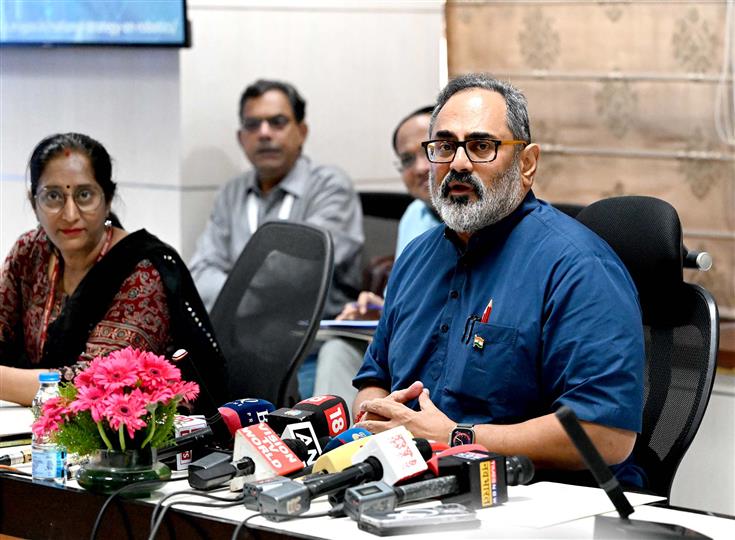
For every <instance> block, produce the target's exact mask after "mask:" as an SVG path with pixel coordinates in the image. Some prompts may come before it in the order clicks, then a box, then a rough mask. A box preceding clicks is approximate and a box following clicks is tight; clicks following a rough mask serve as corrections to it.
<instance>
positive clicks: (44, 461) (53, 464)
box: [31, 448, 66, 480]
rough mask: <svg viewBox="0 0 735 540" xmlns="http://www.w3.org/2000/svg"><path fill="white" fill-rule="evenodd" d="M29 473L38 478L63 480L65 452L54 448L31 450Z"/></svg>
mask: <svg viewBox="0 0 735 540" xmlns="http://www.w3.org/2000/svg"><path fill="white" fill-rule="evenodd" d="M32 454H33V457H32V462H31V463H32V467H31V474H32V475H33V478H34V479H38V480H63V479H64V462H65V457H66V455H65V454H66V452H64V451H62V450H60V449H58V448H54V449H47V450H33V451H32Z"/></svg>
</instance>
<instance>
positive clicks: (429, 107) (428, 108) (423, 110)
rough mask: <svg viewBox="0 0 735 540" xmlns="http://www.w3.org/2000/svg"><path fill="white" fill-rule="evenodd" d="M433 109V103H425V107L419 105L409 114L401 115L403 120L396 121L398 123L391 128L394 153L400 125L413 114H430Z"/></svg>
mask: <svg viewBox="0 0 735 540" xmlns="http://www.w3.org/2000/svg"><path fill="white" fill-rule="evenodd" d="M433 111H434V106H433V105H427V106H426V107H421V108H420V109H416V110H415V111H413V112H412V113H411V114H409V115H407V116H405V117H403V120H401V121H400V122H398V125H397V126H396V129H394V130H393V150H394V151H395V153H396V154H397V153H398V130H399V129H401V126H402V125H403V124H405V123H406V122H408V121H409V120H410V119H411V118H413V117H414V116H420V115H422V114H431V113H432V112H433Z"/></svg>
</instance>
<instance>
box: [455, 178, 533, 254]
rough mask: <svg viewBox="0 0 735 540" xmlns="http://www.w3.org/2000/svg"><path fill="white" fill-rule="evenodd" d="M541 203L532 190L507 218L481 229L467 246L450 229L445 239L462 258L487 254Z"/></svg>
mask: <svg viewBox="0 0 735 540" xmlns="http://www.w3.org/2000/svg"><path fill="white" fill-rule="evenodd" d="M538 206H539V202H538V200H537V199H536V196H535V195H534V194H533V191H532V190H529V191H528V193H527V194H526V196H525V197H524V198H523V201H521V204H519V205H518V207H517V208H516V209H515V210H513V211H512V212H511V213H510V214H508V215H507V216H506V217H504V218H503V219H501V220H500V221H498V222H497V223H493V224H492V225H488V226H487V227H485V228H484V229H480V230H479V231H477V232H476V233H475V234H473V235H472V236H470V240H469V242H468V243H467V245H466V246H465V245H464V243H463V242H462V241H461V240H460V239H459V237H458V236H457V233H456V232H454V231H453V230H452V229H450V228H449V227H445V228H444V238H446V239H447V240H449V241H450V242H452V244H454V246H455V247H456V248H457V251H458V254H459V255H460V257H462V258H467V257H472V256H474V255H476V254H477V255H479V254H481V253H485V252H487V250H488V249H489V248H490V247H491V246H493V245H495V244H496V243H497V242H499V241H502V240H503V239H505V238H507V236H508V235H509V234H510V231H511V230H513V228H514V227H515V226H516V225H517V224H518V222H520V221H521V220H522V219H523V218H524V217H525V216H527V215H528V214H530V213H531V212H532V211H533V210H535V209H536V208H538Z"/></svg>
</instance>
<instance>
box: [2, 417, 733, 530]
mask: <svg viewBox="0 0 735 540" xmlns="http://www.w3.org/2000/svg"><path fill="white" fill-rule="evenodd" d="M16 414H17V411H16ZM11 416H12V414H11V408H7V407H0V426H3V427H5V426H7V425H8V422H6V423H5V424H3V419H5V420H6V421H7V420H8V419H9V418H11ZM7 451H8V449H7V448H0V455H1V454H3V453H4V452H7ZM16 467H17V469H18V470H19V471H24V472H30V464H24V465H17V466H16ZM176 475H181V480H177V481H174V482H168V483H166V484H164V485H163V486H162V487H161V489H159V490H157V491H155V492H154V493H153V494H152V495H151V497H149V498H147V499H120V498H116V499H114V500H113V502H112V503H111V504H110V505H109V506H108V508H107V510H106V512H105V514H104V517H103V519H102V520H101V521H100V527H99V531H98V534H97V538H114V539H119V538H148V536H149V531H150V520H151V514H152V512H153V510H154V508H155V503H156V502H157V501H158V500H160V499H161V498H162V497H164V496H167V495H169V494H172V493H178V492H183V491H186V492H190V491H191V488H190V487H189V485H188V482H187V481H186V476H185V473H176V474H175V477H176ZM220 495H221V496H227V495H229V496H233V497H234V496H235V494H230V493H229V492H224V493H223V494H220ZM508 497H509V500H508V501H507V502H506V503H504V504H502V505H499V506H495V507H491V508H485V509H482V510H478V511H477V517H478V518H479V519H480V520H481V527H480V528H478V529H468V530H442V531H436V532H429V533H427V532H422V533H420V534H411V535H400V536H394V537H393V538H397V539H410V538H412V539H418V538H421V539H422V540H423V539H429V540H434V539H435V540H439V539H442V540H445V539H446V538H451V539H452V540H454V539H457V540H462V539H479V538H594V537H596V536H595V527H596V524H597V526H599V519H600V518H599V517H597V516H611V517H615V516H616V515H617V514H616V513H615V512H614V511H613V510H614V507H613V505H612V503H611V502H610V500H609V499H608V497H607V496H606V494H605V493H604V491H602V490H601V489H597V488H588V487H580V486H571V485H566V484H556V483H551V482H538V483H535V484H531V485H528V486H509V487H508ZM628 497H629V499H630V502H631V504H632V505H633V506H634V508H635V512H634V513H633V514H632V516H631V520H634V521H636V520H642V521H657V522H664V523H672V524H676V525H680V526H683V527H688V528H690V529H692V530H695V531H697V532H699V533H701V534H704V535H706V536H709V537H711V538H716V539H728V540H730V539H732V538H735V519H733V518H728V517H724V516H714V515H708V514H706V513H700V512H693V511H687V510H683V509H675V508H670V507H667V506H665V505H660V504H661V502H662V498H661V497H656V496H653V495H644V494H638V493H628ZM106 499H107V497H106V496H104V495H98V494H94V493H90V492H88V491H86V490H84V489H82V488H81V487H79V486H78V484H77V483H76V481H74V480H69V481H68V482H67V484H66V485H65V486H61V487H56V486H49V485H46V484H42V483H34V482H33V481H32V480H31V479H30V477H20V476H16V475H13V474H8V473H7V472H3V473H0V539H2V538H4V537H3V535H8V536H9V537H19V538H53V539H67V538H68V539H76V538H89V537H90V533H91V531H92V529H93V526H94V523H95V521H96V519H97V516H98V513H99V512H100V509H101V508H102V506H103V504H104V503H105V501H106ZM202 501H204V499H202V498H200V497H197V496H196V495H192V494H191V493H181V494H180V495H177V496H175V497H171V498H169V499H167V501H166V503H167V504H169V503H171V502H174V503H175V505H174V506H172V507H171V509H169V510H168V511H167V513H166V517H165V519H164V521H163V522H162V526H161V528H160V530H159V532H158V534H157V535H156V538H160V539H167V538H170V539H190V538H191V539H201V538H212V539H220V538H224V539H229V538H231V537H232V534H233V532H234V531H235V529H236V527H237V526H238V525H239V524H240V523H241V522H242V521H243V520H245V519H246V518H248V517H250V516H253V515H254V514H255V512H254V511H251V510H248V509H246V508H245V507H244V506H242V505H237V506H232V507H229V508H206V507H201V506H198V505H197V503H198V502H202ZM207 502H209V501H207ZM182 503H184V504H182ZM437 504H439V503H438V502H437V501H432V502H427V503H424V504H421V505H418V506H415V507H414V508H416V507H431V506H434V505H437ZM330 508H331V507H330V505H329V503H328V502H327V500H326V499H325V498H320V499H317V500H316V501H314V503H313V504H312V507H311V509H310V511H309V512H308V514H321V513H324V512H326V511H327V510H329V509H330ZM598 533H599V530H598ZM238 538H257V539H265V540H275V539H279V540H280V539H297V538H302V539H303V538H306V539H315V538H324V539H328V540H343V539H345V538H348V539H349V540H364V539H375V538H377V536H375V535H373V534H370V533H368V532H365V531H362V530H360V529H358V527H357V523H356V522H355V521H353V520H351V519H350V518H347V517H341V518H331V517H326V516H324V517H314V518H311V519H304V518H303V517H301V518H297V519H293V520H290V521H284V522H279V523H275V522H271V521H268V520H267V519H265V518H264V517H262V516H256V517H252V518H251V519H249V520H248V523H247V527H243V528H242V530H241V531H240V534H239V536H238Z"/></svg>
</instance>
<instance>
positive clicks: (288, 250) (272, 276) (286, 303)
mask: <svg viewBox="0 0 735 540" xmlns="http://www.w3.org/2000/svg"><path fill="white" fill-rule="evenodd" d="M333 266H334V254H333V248H332V239H331V237H330V235H329V233H328V232H326V231H324V230H323V229H319V228H317V227H313V226H310V225H305V224H302V223H293V222H288V221H277V222H268V223H265V224H264V225H262V226H261V227H260V228H259V229H258V230H257V231H256V232H255V234H254V235H253V236H252V238H251V239H250V241H249V242H248V243H247V245H246V246H245V249H244V250H243V252H242V253H241V254H240V257H239V258H238V260H237V262H236V263H235V266H234V267H233V268H232V271H231V272H230V275H229V277H228V279H227V281H226V282H225V285H224V286H223V288H222V291H221V292H220V294H219V296H218V297H217V301H216V302H215V304H214V307H213V308H212V313H211V316H210V318H211V320H212V325H213V326H214V329H215V333H216V335H217V341H218V342H219V344H220V348H221V349H222V352H223V354H224V356H225V359H226V363H227V371H228V376H229V391H230V396H231V397H232V398H233V399H234V398H245V397H257V398H263V399H267V400H268V401H270V402H272V403H273V404H275V405H276V406H277V407H290V406H292V405H293V404H294V403H296V402H297V401H298V400H299V395H298V380H297V378H296V373H297V370H298V367H299V364H300V363H301V361H302V360H303V359H304V357H305V356H306V354H307V353H308V352H309V350H310V348H311V344H312V342H313V340H314V336H315V334H316V331H317V329H318V327H319V321H320V320H321V316H322V310H323V308H324V302H325V299H326V296H327V291H328V289H329V283H330V282H331V279H332V269H333Z"/></svg>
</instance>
